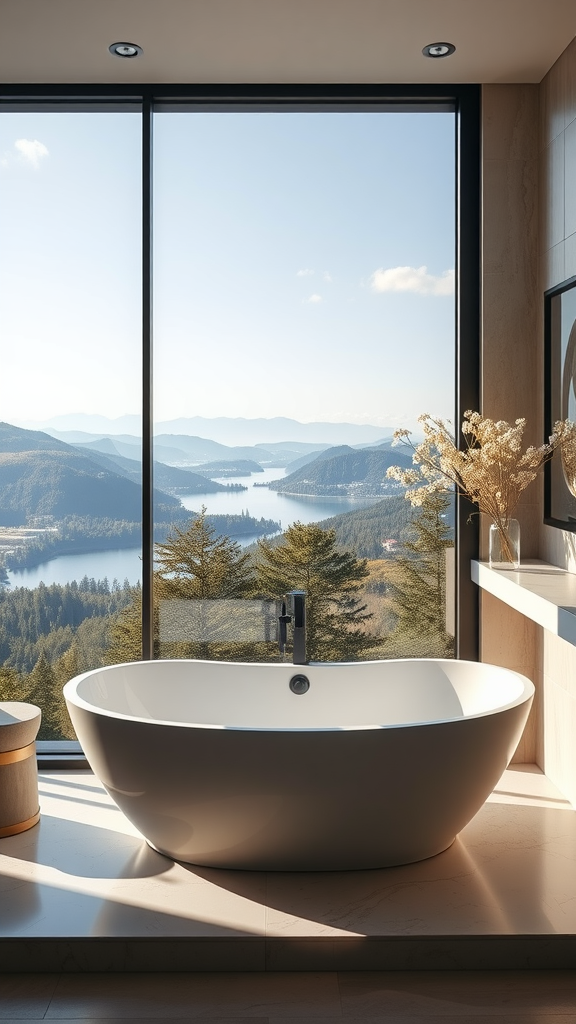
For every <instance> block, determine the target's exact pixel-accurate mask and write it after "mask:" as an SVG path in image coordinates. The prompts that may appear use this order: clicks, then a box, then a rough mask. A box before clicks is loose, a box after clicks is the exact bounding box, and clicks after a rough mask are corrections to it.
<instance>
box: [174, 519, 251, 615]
mask: <svg viewBox="0 0 576 1024" xmlns="http://www.w3.org/2000/svg"><path fill="white" fill-rule="evenodd" d="M154 557H155V560H156V563H157V566H158V569H157V572H156V578H157V581H158V589H159V592H160V594H161V595H164V596H166V597H168V596H170V597H181V598H188V599H191V598H196V599H210V598H235V597H247V596H249V594H251V593H252V591H253V585H254V573H253V570H252V566H251V561H250V555H248V554H244V553H243V552H242V548H241V547H240V545H239V544H237V543H236V541H232V540H230V538H229V537H219V536H217V535H216V531H215V529H214V527H213V526H210V524H209V523H208V522H207V521H206V506H205V505H203V506H202V509H201V512H200V514H199V515H198V516H197V517H196V519H194V521H193V523H192V525H191V526H190V527H189V528H188V529H187V530H181V529H180V528H179V527H177V526H175V527H173V530H172V533H171V534H169V536H168V538H167V540H166V541H165V542H164V543H163V544H157V545H156V551H155V556H154Z"/></svg>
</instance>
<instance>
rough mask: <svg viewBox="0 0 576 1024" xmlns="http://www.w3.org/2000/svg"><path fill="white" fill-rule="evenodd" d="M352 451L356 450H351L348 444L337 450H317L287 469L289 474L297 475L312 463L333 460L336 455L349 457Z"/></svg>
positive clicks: (292, 463)
mask: <svg viewBox="0 0 576 1024" xmlns="http://www.w3.org/2000/svg"><path fill="white" fill-rule="evenodd" d="M352 451H354V449H353V448H350V446H349V445H347V444H345V445H340V446H339V447H337V448H323V449H321V450H318V449H316V450H315V451H313V452H309V453H308V455H302V456H301V457H300V458H299V459H295V460H294V462H291V463H290V465H289V466H287V467H286V469H287V471H288V473H295V472H296V470H297V469H303V467H304V466H308V465H310V463H311V462H315V461H316V460H317V459H326V458H328V459H333V458H335V456H336V455H347V454H348V453H349V452H352Z"/></svg>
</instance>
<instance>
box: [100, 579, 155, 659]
mask: <svg viewBox="0 0 576 1024" xmlns="http://www.w3.org/2000/svg"><path fill="white" fill-rule="evenodd" d="M155 632H156V631H155ZM155 656H156V657H158V656H159V655H158V650H157V641H156V640H155ZM141 657H142V594H141V593H137V594H136V595H135V596H134V600H133V602H132V604H130V605H128V607H127V608H124V609H123V610H122V611H121V612H120V613H119V615H117V616H116V618H115V619H114V620H113V622H112V624H111V625H110V630H109V641H108V647H107V650H106V655H105V661H106V663H107V664H108V665H117V664H119V663H120V662H125V661H140V659H141Z"/></svg>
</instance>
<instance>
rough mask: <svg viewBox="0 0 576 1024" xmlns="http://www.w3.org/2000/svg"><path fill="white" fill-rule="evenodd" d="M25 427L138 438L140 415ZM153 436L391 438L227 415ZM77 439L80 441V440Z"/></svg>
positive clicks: (372, 429) (319, 440) (168, 424)
mask: <svg viewBox="0 0 576 1024" xmlns="http://www.w3.org/2000/svg"><path fill="white" fill-rule="evenodd" d="M23 426H25V427H27V428H36V429H38V428H41V429H42V430H45V431H47V432H48V433H52V432H60V431H82V432H87V433H91V434H98V435H100V436H102V435H106V434H115V435H120V434H130V435H133V436H136V437H138V436H139V435H140V433H141V429H142V426H141V419H140V416H120V417H118V418H116V419H109V418H108V417H106V416H97V415H90V414H87V413H71V414H68V415H65V416H55V417H53V418H52V419H49V420H43V421H41V422H39V423H31V422H26V423H25V424H23ZM154 432H155V434H186V435H192V436H198V437H209V438H212V440H213V441H217V442H219V443H220V444H225V445H227V446H234V445H243V446H247V445H248V446H252V445H257V444H262V445H265V444H266V443H267V442H268V443H270V444H272V443H277V442H286V441H288V443H289V442H290V441H294V442H300V443H306V444H313V445H315V444H318V447H321V446H322V445H330V446H333V445H339V444H349V445H354V444H362V443H364V444H375V443H377V442H378V441H382V440H383V439H384V438H386V437H391V435H392V429H391V428H389V427H378V426H374V425H373V424H364V423H327V422H323V421H322V422H313V423H300V422H299V421H298V420H294V419H290V418H288V417H285V416H274V417H271V418H270V419H265V418H258V419H248V418H245V417H231V416H217V417H213V418H210V417H205V416H190V417H181V418H179V419H174V420H163V421H159V422H158V423H156V424H155V431H154ZM78 440H81V439H80V438H79V439H78Z"/></svg>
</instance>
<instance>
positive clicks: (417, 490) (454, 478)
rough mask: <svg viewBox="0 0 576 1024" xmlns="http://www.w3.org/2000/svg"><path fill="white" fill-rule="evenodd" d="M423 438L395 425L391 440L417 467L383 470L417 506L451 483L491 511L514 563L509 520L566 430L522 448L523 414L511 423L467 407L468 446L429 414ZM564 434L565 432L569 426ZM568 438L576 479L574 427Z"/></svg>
mask: <svg viewBox="0 0 576 1024" xmlns="http://www.w3.org/2000/svg"><path fill="white" fill-rule="evenodd" d="M418 422H419V423H420V424H421V425H422V429H423V432H424V440H423V441H421V442H420V443H419V444H413V443H412V441H411V440H410V436H411V434H410V431H408V430H397V431H396V432H395V434H394V443H403V444H406V445H407V446H408V447H409V448H411V449H412V452H413V455H412V461H413V462H414V465H415V467H416V466H417V467H418V468H414V469H408V470H404V469H402V468H401V467H400V466H391V467H390V469H389V470H388V473H387V475H388V476H389V477H392V478H393V479H395V480H399V481H400V482H401V483H402V484H403V485H404V486H405V487H407V488H408V489H407V491H406V497H407V498H408V499H409V500H410V501H411V503H412V504H413V505H421V504H422V502H423V501H425V499H426V496H427V495H429V494H433V493H434V492H435V491H439V490H446V489H447V488H448V487H449V486H450V485H452V486H453V487H455V489H456V491H457V492H458V493H459V494H462V495H465V496H466V497H467V498H469V499H470V501H472V502H474V504H475V505H477V506H478V509H479V511H480V512H484V513H485V514H486V515H488V516H490V518H491V520H492V522H493V524H494V525H495V527H496V528H497V530H498V532H499V534H500V540H501V546H502V550H503V552H504V558H505V560H506V561H509V562H513V561H514V558H513V554H512V551H511V550H510V542H509V538H508V529H509V523H510V520H511V517H512V513H513V512H514V510H515V508H516V506H517V504H518V501H519V499H520V495H521V494H522V491H524V490H525V488H526V487H528V485H529V484H531V483H532V481H533V480H534V479H535V478H536V476H537V474H538V471H539V470H540V468H541V467H542V465H543V464H544V463H545V462H546V461H547V460H548V459H550V458H551V457H552V455H553V454H554V451H555V449H556V447H558V445H559V444H560V441H561V437H562V436H564V434H563V433H562V432H561V431H560V429H558V432H557V429H556V428H560V427H561V426H562V425H561V424H556V426H555V430H554V433H553V434H552V436H551V437H550V439H549V442H548V444H543V445H541V446H540V447H539V448H536V447H534V446H530V447H528V448H527V449H526V450H525V451H524V452H523V451H522V436H523V433H524V429H525V427H526V420H525V419H518V420H516V421H515V423H514V424H510V423H507V422H506V421H505V420H497V421H494V420H491V419H488V418H486V417H483V416H481V415H480V413H478V412H471V411H468V412H465V413H464V421H463V423H462V433H463V435H464V439H465V441H466V448H465V449H464V450H463V451H460V450H459V449H458V448H457V447H456V444H455V441H454V437H453V435H452V433H451V430H450V426H449V424H448V423H447V422H446V421H444V420H441V419H435V418H434V417H433V416H430V415H429V414H428V413H425V414H424V415H423V416H420V417H419V420H418ZM564 433H566V434H567V431H565V432H564ZM571 437H572V446H573V447H572V451H573V457H574V471H575V472H574V475H575V479H576V428H575V432H574V434H573V435H571Z"/></svg>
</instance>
